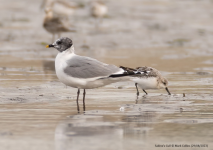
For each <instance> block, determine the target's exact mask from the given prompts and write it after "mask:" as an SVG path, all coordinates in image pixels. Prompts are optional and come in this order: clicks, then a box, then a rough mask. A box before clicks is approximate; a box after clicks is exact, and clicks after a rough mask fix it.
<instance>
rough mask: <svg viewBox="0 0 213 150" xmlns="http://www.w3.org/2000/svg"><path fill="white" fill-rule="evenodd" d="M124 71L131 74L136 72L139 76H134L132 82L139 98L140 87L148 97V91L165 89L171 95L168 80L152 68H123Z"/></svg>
mask: <svg viewBox="0 0 213 150" xmlns="http://www.w3.org/2000/svg"><path fill="white" fill-rule="evenodd" d="M121 68H122V69H124V70H125V71H129V72H134V73H135V74H137V75H133V76H132V79H131V80H132V81H134V82H135V87H136V89H137V96H138V95H139V90H138V87H137V86H139V87H140V88H141V89H142V90H143V91H144V92H145V93H146V95H147V94H148V93H147V92H146V89H160V88H164V89H166V91H167V92H168V94H169V95H171V93H170V92H169V89H168V80H167V79H166V78H164V77H163V76H162V75H161V73H160V72H159V71H158V70H157V69H155V68H152V67H146V66H145V67H137V68H136V69H132V68H128V67H123V66H121Z"/></svg>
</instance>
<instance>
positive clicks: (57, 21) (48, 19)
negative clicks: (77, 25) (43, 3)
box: [43, 8, 76, 42]
mask: <svg viewBox="0 0 213 150" xmlns="http://www.w3.org/2000/svg"><path fill="white" fill-rule="evenodd" d="M45 13H46V16H45V18H44V22H43V27H44V28H45V29H46V30H47V31H48V32H50V33H51V34H52V35H53V37H52V42H53V41H54V40H55V34H57V35H58V37H60V34H61V32H75V31H76V30H75V29H72V28H70V27H68V25H67V24H68V23H65V22H63V20H62V19H61V18H59V17H55V16H54V15H53V12H52V10H51V9H50V8H46V10H45Z"/></svg>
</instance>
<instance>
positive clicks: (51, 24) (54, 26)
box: [43, 18, 70, 33]
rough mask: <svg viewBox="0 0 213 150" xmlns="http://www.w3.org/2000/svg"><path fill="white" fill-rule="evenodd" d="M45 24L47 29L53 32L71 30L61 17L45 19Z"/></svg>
mask: <svg viewBox="0 0 213 150" xmlns="http://www.w3.org/2000/svg"><path fill="white" fill-rule="evenodd" d="M43 26H44V28H45V29H47V31H49V32H52V33H57V32H68V31H70V30H69V28H67V27H66V26H65V25H64V24H63V22H62V21H61V20H60V18H52V19H48V20H45V21H44V24H43Z"/></svg>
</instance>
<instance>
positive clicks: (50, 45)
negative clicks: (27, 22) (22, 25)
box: [46, 44, 54, 48]
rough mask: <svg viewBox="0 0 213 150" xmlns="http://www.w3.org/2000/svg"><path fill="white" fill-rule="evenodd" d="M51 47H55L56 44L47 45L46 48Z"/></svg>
mask: <svg viewBox="0 0 213 150" xmlns="http://www.w3.org/2000/svg"><path fill="white" fill-rule="evenodd" d="M50 47H54V45H52V44H50V45H47V46H46V48H50Z"/></svg>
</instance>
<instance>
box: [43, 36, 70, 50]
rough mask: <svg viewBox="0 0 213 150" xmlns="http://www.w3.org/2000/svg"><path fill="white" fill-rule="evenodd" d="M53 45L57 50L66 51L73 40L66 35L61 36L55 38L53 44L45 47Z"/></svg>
mask: <svg viewBox="0 0 213 150" xmlns="http://www.w3.org/2000/svg"><path fill="white" fill-rule="evenodd" d="M50 47H54V48H55V49H57V50H58V51H59V52H63V51H66V50H68V49H70V48H71V47H73V42H72V40H71V39H69V38H67V37H62V38H60V39H58V40H56V41H55V42H54V43H53V44H50V45H47V46H46V48H50Z"/></svg>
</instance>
